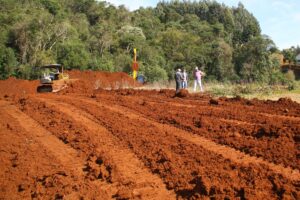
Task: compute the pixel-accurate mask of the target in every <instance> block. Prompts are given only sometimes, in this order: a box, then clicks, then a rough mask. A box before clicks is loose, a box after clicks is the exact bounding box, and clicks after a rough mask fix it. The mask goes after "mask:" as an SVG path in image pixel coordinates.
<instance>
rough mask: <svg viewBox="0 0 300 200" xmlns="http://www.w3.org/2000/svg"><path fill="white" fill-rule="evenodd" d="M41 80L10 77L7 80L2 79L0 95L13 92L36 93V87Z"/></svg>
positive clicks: (0, 81)
mask: <svg viewBox="0 0 300 200" xmlns="http://www.w3.org/2000/svg"><path fill="white" fill-rule="evenodd" d="M38 85H39V81H37V80H35V81H28V80H21V79H16V78H14V77H10V78H9V79H7V80H0V96H1V97H3V96H5V95H12V94H23V95H24V94H33V93H36V88H37V86H38Z"/></svg>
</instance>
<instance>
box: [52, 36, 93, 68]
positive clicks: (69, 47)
mask: <svg viewBox="0 0 300 200" xmlns="http://www.w3.org/2000/svg"><path fill="white" fill-rule="evenodd" d="M90 57H91V56H90V54H89V52H88V51H87V50H86V49H85V46H84V44H83V43H81V42H78V41H74V42H73V43H72V42H69V43H65V44H60V45H59V46H58V49H57V60H58V62H59V63H62V64H63V65H64V66H65V68H66V69H80V70H85V69H87V68H88V64H89V61H90Z"/></svg>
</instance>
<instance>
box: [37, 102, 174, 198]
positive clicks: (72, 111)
mask: <svg viewBox="0 0 300 200" xmlns="http://www.w3.org/2000/svg"><path fill="white" fill-rule="evenodd" d="M39 100H42V101H44V102H45V103H46V104H47V105H50V107H53V108H56V109H57V110H59V111H60V112H62V113H65V114H66V115H68V116H69V117H71V118H73V120H74V121H76V122H77V123H78V124H82V125H83V126H86V128H87V130H88V131H89V132H90V134H91V135H93V137H95V138H98V140H97V144H98V145H99V146H101V150H98V151H100V152H103V151H104V152H103V153H104V154H106V156H107V157H109V158H110V159H111V160H112V161H111V163H112V164H113V165H114V166H115V168H116V170H115V173H117V174H118V175H117V176H118V180H117V181H118V182H119V183H120V184H123V185H126V184H127V185H128V184H130V185H133V186H132V187H133V189H132V191H131V194H130V195H131V196H133V197H140V198H146V199H175V195H174V194H172V192H170V191H167V189H166V186H165V185H164V184H163V182H162V181H161V180H160V179H159V177H157V176H156V175H154V174H152V173H151V172H149V171H148V170H147V169H146V168H145V167H144V166H143V164H142V163H141V162H140V161H139V160H138V159H137V158H136V156H135V155H134V154H133V153H132V152H131V151H130V150H129V149H126V148H124V147H123V148H120V147H118V143H116V142H115V139H113V138H112V137H113V136H112V135H111V134H110V133H109V132H108V131H107V130H106V129H105V128H104V127H102V126H101V125H99V124H97V123H96V122H95V119H93V116H91V115H89V114H88V113H83V112H82V111H80V110H78V109H76V108H75V107H74V106H72V105H69V104H63V103H59V102H51V100H49V99H47V100H46V99H40V98H39ZM101 138H102V139H101ZM103 138H105V140H104V139H103ZM103 149H104V150H103ZM105 149H106V150H105Z"/></svg>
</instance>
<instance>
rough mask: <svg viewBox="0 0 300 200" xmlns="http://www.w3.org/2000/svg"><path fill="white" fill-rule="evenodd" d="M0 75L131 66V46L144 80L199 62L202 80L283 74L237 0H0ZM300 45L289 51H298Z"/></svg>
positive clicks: (264, 79) (268, 77)
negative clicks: (128, 1)
mask: <svg viewBox="0 0 300 200" xmlns="http://www.w3.org/2000/svg"><path fill="white" fill-rule="evenodd" d="M0 24H1V26H0V73H1V74H0V75H1V77H0V78H1V79H5V78H7V77H9V76H16V77H19V78H26V79H30V78H33V77H34V74H35V70H34V67H35V66H40V65H43V64H49V63H62V64H63V65H64V66H65V68H67V69H81V70H86V69H91V70H104V71H124V72H127V73H130V71H131V63H132V54H133V48H137V50H138V61H139V65H140V73H143V74H144V75H145V76H146V77H147V79H148V80H149V81H157V80H170V79H172V78H173V73H174V69H175V68H177V67H184V68H186V69H187V70H188V71H189V72H191V71H192V69H193V68H194V67H195V66H199V67H201V68H202V69H203V70H204V71H205V72H206V74H207V79H210V80H219V81H243V82H252V81H262V82H268V83H274V82H276V81H281V78H282V74H281V73H280V71H279V62H278V60H277V59H275V58H274V56H272V53H274V52H276V51H278V50H277V49H276V45H275V44H274V43H273V41H272V40H271V39H270V38H269V37H268V36H265V35H262V34H261V30H260V26H259V23H258V21H257V20H256V18H255V17H254V16H253V15H252V14H251V13H249V12H248V11H247V10H246V9H245V8H244V6H243V5H242V4H241V3H240V4H238V6H237V7H228V6H226V5H224V4H220V3H217V2H215V1H209V0H203V1H198V2H196V1H171V2H164V1H162V2H160V3H158V4H157V6H156V7H155V8H140V9H139V10H136V11H134V12H130V11H128V10H127V9H126V8H125V7H124V6H119V7H115V6H113V5H110V4H109V3H107V2H105V1H96V0H0ZM296 51H299V47H298V48H294V50H290V51H286V52H285V54H286V55H287V56H291V55H292V54H295V53H296Z"/></svg>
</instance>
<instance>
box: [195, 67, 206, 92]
mask: <svg viewBox="0 0 300 200" xmlns="http://www.w3.org/2000/svg"><path fill="white" fill-rule="evenodd" d="M204 75H205V73H204V72H202V71H201V70H199V69H198V67H196V68H195V71H194V79H195V80H194V92H196V89H197V85H199V87H200V91H201V92H203V87H202V82H201V77H202V76H204Z"/></svg>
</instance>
